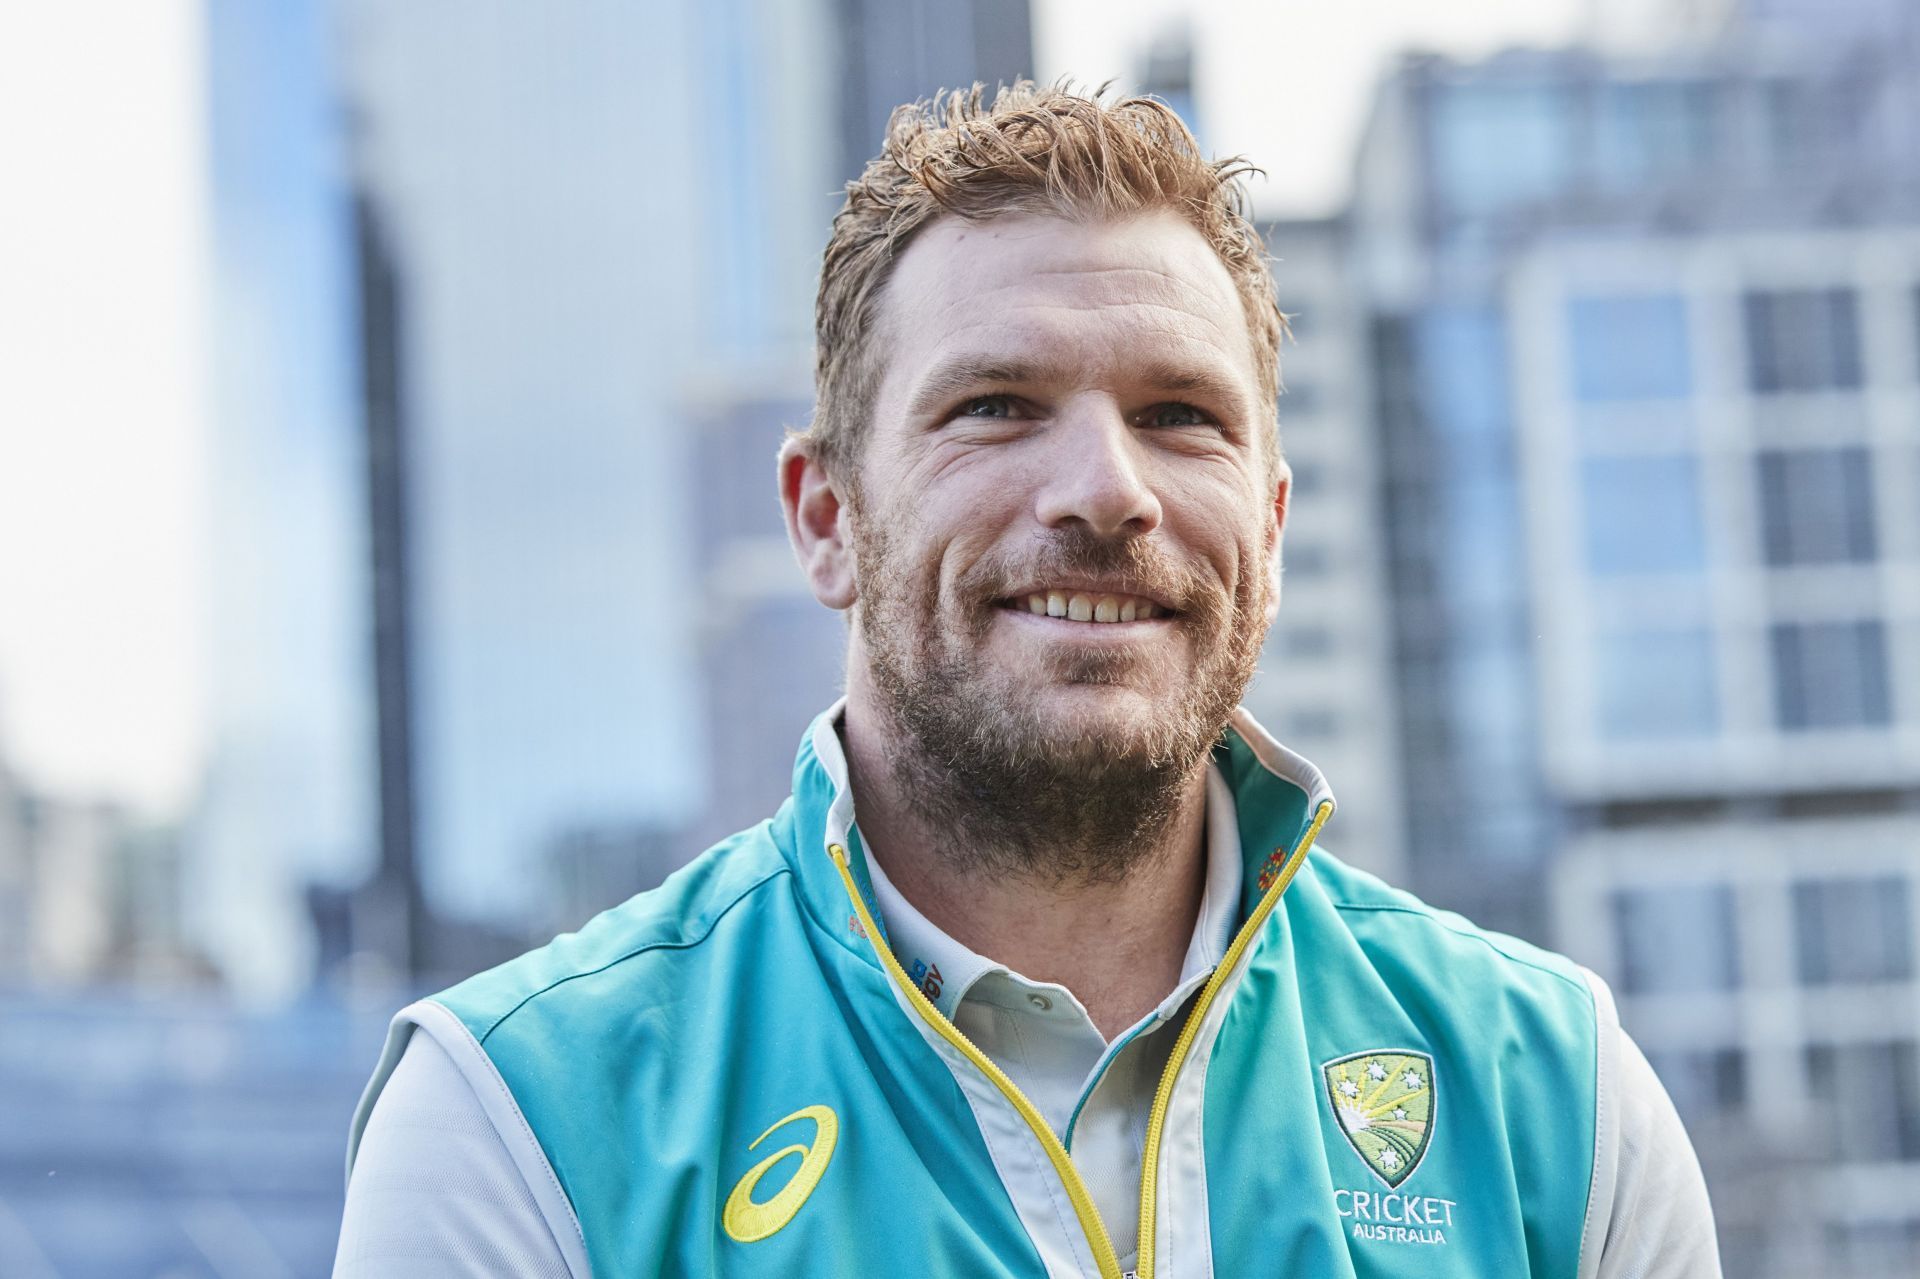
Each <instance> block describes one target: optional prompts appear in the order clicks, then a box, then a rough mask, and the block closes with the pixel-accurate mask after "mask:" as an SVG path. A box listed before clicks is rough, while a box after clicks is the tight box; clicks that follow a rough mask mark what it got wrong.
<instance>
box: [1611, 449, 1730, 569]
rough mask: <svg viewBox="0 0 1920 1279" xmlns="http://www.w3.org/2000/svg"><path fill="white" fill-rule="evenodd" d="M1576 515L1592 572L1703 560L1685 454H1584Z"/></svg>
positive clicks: (1694, 467)
mask: <svg viewBox="0 0 1920 1279" xmlns="http://www.w3.org/2000/svg"><path fill="white" fill-rule="evenodd" d="M1580 513H1581V522H1582V532H1583V541H1584V544H1585V547H1586V561H1587V569H1588V571H1590V572H1592V573H1594V574H1595V575H1597V576H1600V577H1616V576H1621V575H1624V574H1629V573H1691V572H1698V571H1699V570H1701V569H1702V568H1704V567H1705V566H1706V559H1707V549H1706V548H1707V541H1706V528H1705V525H1704V522H1703V521H1702V520H1701V518H1700V465H1699V462H1698V460H1697V459H1695V458H1694V457H1692V456H1691V455H1687V454H1673V455H1666V456H1660V455H1653V456H1625V457H1589V458H1586V459H1584V460H1583V461H1582V462H1581V463H1580Z"/></svg>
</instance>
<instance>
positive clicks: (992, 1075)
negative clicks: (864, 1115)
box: [827, 844, 1122, 1279]
mask: <svg viewBox="0 0 1920 1279" xmlns="http://www.w3.org/2000/svg"><path fill="white" fill-rule="evenodd" d="M827 851H828V852H829V853H831V854H832V855H833V864H834V865H835V866H836V867H838V868H839V870H840V879H841V881H842V882H843V883H845V884H846V887H847V896H848V897H850V898H851V899H852V900H853V909H854V911H855V913H856V914H858V915H859V917H860V927H862V928H864V929H865V930H866V933H867V941H868V943H869V944H870V945H871V946H872V947H873V952H874V954H876V955H878V956H879V957H880V963H881V965H882V966H883V967H885V968H886V970H887V972H888V973H890V974H891V975H892V977H893V980H894V981H895V982H896V983H898V984H899V986H900V989H902V990H904V991H906V992H907V1002H908V1003H910V1004H912V1005H913V1010H914V1011H915V1012H917V1013H919V1014H920V1017H921V1020H923V1021H925V1022H926V1023H927V1024H928V1025H929V1026H932V1027H933V1028H934V1029H935V1030H937V1031H939V1032H940V1037H941V1038H942V1039H945V1040H946V1041H947V1042H948V1043H950V1044H952V1045H953V1046H954V1047H955V1048H958V1049H959V1050H960V1051H961V1053H963V1054H964V1055H965V1056H966V1058H967V1060H968V1061H971V1062H972V1063H973V1064H974V1065H976V1066H978V1067H979V1068H980V1072H981V1073H982V1074H984V1075H985V1076H986V1077H987V1078H988V1079H991V1080H992V1081H993V1085H994V1087H996V1088H998V1089H999V1090H1000V1091H1001V1092H1002V1093H1004V1094H1005V1095H1006V1098H1007V1100H1008V1101H1010V1102H1012V1103H1013V1108H1014V1109H1015V1110H1017V1111H1019V1112H1020V1117H1021V1118H1022V1119H1024V1120H1026V1121H1027V1127H1029V1128H1031V1129H1033V1135H1034V1136H1035V1137H1037V1138H1039V1139H1040V1146H1041V1148H1042V1149H1044V1150H1045V1151H1046V1152H1047V1158H1048V1159H1050V1160H1051V1161H1052V1162H1053V1169H1054V1171H1055V1172H1057V1173H1059V1174H1060V1180H1061V1182H1062V1183H1063V1184H1064V1185H1065V1186H1066V1188H1067V1198H1068V1199H1070V1200H1072V1201H1073V1211H1074V1215H1076V1216H1077V1217H1079V1218H1080V1229H1081V1230H1082V1231H1084V1232H1085V1233H1086V1236H1087V1242H1088V1243H1090V1244H1092V1245H1093V1259H1094V1262H1095V1263H1096V1264H1097V1265H1098V1266H1099V1267H1100V1279H1122V1276H1121V1274H1120V1258H1119V1257H1118V1256H1116V1255H1115V1253H1114V1251H1113V1240H1112V1239H1111V1238H1109V1237H1108V1235H1107V1223H1106V1222H1104V1221H1102V1220H1100V1210H1099V1209H1098V1208H1096V1207H1094V1204H1093V1196H1092V1195H1090V1194H1088V1193H1087V1186H1086V1183H1085V1182H1083V1181H1081V1180H1080V1173H1079V1170H1078V1169H1076V1168H1075V1167H1074V1166H1073V1159H1072V1158H1071V1157H1070V1156H1069V1155H1068V1154H1067V1150H1066V1147H1065V1146H1062V1145H1061V1144H1060V1139H1059V1138H1058V1137H1056V1136H1054V1135H1053V1129H1052V1128H1050V1127H1049V1126H1048V1125H1047V1121H1046V1117H1045V1116H1043V1115H1042V1114H1041V1113H1040V1111H1039V1110H1038V1109H1037V1108H1036V1107H1035V1106H1034V1104H1033V1103H1032V1102H1031V1101H1028V1100H1027V1097H1026V1094H1025V1093H1023V1092H1021V1091H1020V1088H1019V1086H1018V1085H1016V1084H1015V1083H1014V1082H1013V1080H1011V1079H1009V1078H1007V1072H1006V1071H1004V1070H1002V1069H1000V1067H998V1066H996V1065H994V1064H993V1061H992V1059H991V1058H989V1057H988V1056H987V1055H986V1054H985V1053H983V1052H981V1051H980V1050H979V1049H978V1048H977V1047H975V1046H974V1043H973V1041H972V1040H971V1039H968V1038H967V1037H966V1035H965V1034H963V1033H962V1032H961V1030H960V1028H959V1027H958V1026H956V1025H954V1024H953V1022H952V1021H951V1020H949V1019H948V1018H947V1016H946V1014H944V1013H942V1012H941V1011H940V1010H939V1009H938V1008H935V1007H934V1006H933V1001H932V1000H930V999H928V998H927V997H926V995H925V994H923V993H921V990H920V988H919V987H918V986H916V985H914V984H913V982H912V981H911V980H910V979H909V978H908V977H907V973H906V970H905V969H903V968H901V967H900V961H899V960H898V959H897V958H895V957H894V954H893V948H892V947H890V946H887V945H885V944H884V943H882V941H881V940H880V937H881V933H880V928H879V926H878V925H877V924H875V923H874V922H873V916H872V915H871V914H870V913H869V912H868V911H867V903H866V899H865V898H864V897H862V896H861V895H860V889H859V887H858V885H856V884H855V883H854V882H853V870H852V868H851V867H849V866H848V865H847V850H846V849H845V848H843V847H841V846H840V845H839V844H828V845H827Z"/></svg>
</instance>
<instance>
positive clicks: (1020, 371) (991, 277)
mask: <svg viewBox="0 0 1920 1279" xmlns="http://www.w3.org/2000/svg"><path fill="white" fill-rule="evenodd" d="M879 321H880V322H879V325H878V329H877V332H876V334H875V343H876V349H877V350H878V351H879V353H880V359H881V361H882V365H883V373H882V377H881V380H880V384H879V387H878V391H877V394H876V396H875V403H874V416H873V423H872V427H871V430H870V432H869V434H868V437H867V442H866V445H865V447H864V449H863V452H862V456H861V461H860V477H859V479H860V482H859V484H858V489H857V493H856V494H855V495H853V500H852V506H853V511H852V515H851V532H852V545H853V551H854V569H853V576H854V589H855V593H856V605H855V607H856V609H857V616H858V632H857V634H858V649H857V651H856V654H855V660H856V661H860V660H861V659H862V657H864V659H865V662H866V666H867V669H868V670H869V671H870V672H871V674H872V677H873V681H874V684H875V686H876V687H877V688H878V690H879V691H880V692H881V694H882V695H883V697H884V698H885V699H886V701H887V702H888V703H889V704H890V706H891V708H892V710H893V712H894V713H895V715H896V717H898V718H899V719H900V720H901V721H902V722H903V723H904V724H905V725H906V726H907V727H908V728H909V729H911V730H912V731H913V732H914V734H915V736H916V737H918V738H919V739H920V744H921V746H922V747H923V749H929V750H931V751H933V752H936V753H940V754H946V755H949V756H952V755H956V754H958V755H979V754H981V753H985V754H986V755H988V756H991V757H992V758H993V760H994V761H995V762H997V763H998V764H999V765H1001V766H1003V767H1007V766H1020V767H1025V768H1029V769H1031V768H1033V767H1034V766H1038V770H1039V773H1040V774H1043V775H1046V776H1048V777H1050V778H1055V779H1058V778H1060V777H1062V776H1069V777H1070V776H1076V775H1077V776H1081V777H1084V778H1086V779H1088V780H1089V781H1090V782H1091V781H1094V780H1097V779H1099V778H1100V777H1102V776H1106V777H1111V778H1113V779H1114V780H1115V781H1120V780H1123V779H1124V777H1125V776H1126V775H1128V774H1130V773H1134V772H1136V771H1137V770H1138V769H1139V768H1141V767H1158V768H1164V767H1166V766H1168V765H1170V764H1171V765H1177V766H1185V765H1189V764H1191V763H1192V761H1193V760H1195V759H1197V758H1198V755H1199V754H1200V753H1201V752H1203V751H1204V750H1205V749H1206V747H1207V745H1208V744H1210V743H1211V741H1212V740H1213V737H1214V736H1215V734H1217V733H1218V731H1219V729H1220V727H1221V726H1222V724H1224V722H1225V720H1226V718H1227V716H1228V714H1229V713H1230V712H1231V711H1232V708H1233V706H1234V704H1235V703H1236V702H1237V701H1238V699H1239V697H1240V695H1241V693H1242V692H1243V691H1244V689H1245V687H1246V684H1247V681H1248V680H1249V679H1250V678H1251V676H1252V673H1253V669H1254V663H1255V660H1256V659H1257V657H1258V654H1259V649H1260V643H1261V640H1262V638H1263V637H1264V635H1265V632H1266V629H1267V626H1268V624H1269V623H1270V622H1271V620H1272V619H1271V614H1270V608H1269V604H1270V602H1271V600H1272V599H1273V598H1274V595H1273V591H1274V587H1273V585H1272V582H1273V574H1274V568H1275V564H1276V562H1277V561H1276V555H1277V546H1278V540H1279V535H1280V530H1281V525H1282V522H1283V520H1284V518H1285V499H1286V494H1287V484H1286V481H1285V479H1284V478H1280V479H1278V482H1277V484H1276V474H1275V471H1274V470H1273V469H1272V467H1271V464H1270V462H1269V460H1268V456H1267V454H1266V452H1265V450H1267V449H1269V448H1272V447H1274V443H1273V440H1272V438H1271V436H1272V430H1273V426H1272V423H1271V422H1270V421H1269V420H1268V417H1267V414H1266V411H1265V407H1264V405H1263V404H1262V398H1261V395H1260V390H1259V382H1258V379H1257V377H1256V374H1255V365H1254V358H1253V345H1252V338H1251V336H1250V333H1249V329H1248V325H1247V321H1246V316H1245V313H1244V311H1243V310H1242V307H1241V303H1240V300H1239V298H1238V296H1237V295H1236V293H1235V291H1234V286H1233V282H1232V279H1231V277H1229V275H1228V274H1227V271H1226V269H1225V267H1224V266H1223V265H1222V264H1221V263H1220V261H1219V259H1218V258H1217V257H1216V256H1215V255H1214V253H1213V251H1212V250H1211V249H1210V248H1209V246H1208V245H1207V243H1206V241H1205V240H1204V239H1203V238H1202V237H1201V236H1200V234H1199V233H1198V232H1196V231H1195V230H1194V229H1193V228H1191V227H1190V226H1188V225H1187V224H1186V223H1185V222H1184V221H1182V220H1181V219H1180V218H1179V217H1178V216H1177V215H1175V214H1173V213H1171V212H1164V213H1157V214H1153V215H1147V216H1142V217H1137V218H1134V219H1131V220H1128V221H1124V222H1117V223H1104V224H1092V225H1089V224H1083V223H1077V222H1070V221H1066V220H1063V219H1060V218H1055V217H1042V216H1023V217H1009V218H1003V219H997V220H994V221H991V222H986V223H967V222H963V221H960V220H958V219H953V218H948V219H943V220H941V221H940V222H937V223H935V224H934V225H933V226H931V227H929V228H928V229H927V230H926V231H925V232H923V233H922V234H921V235H920V236H919V237H918V238H917V239H916V240H915V241H914V242H913V243H912V245H911V246H910V247H909V248H908V250H907V251H906V253H904V254H903V255H902V257H901V260H900V262H899V264H898V266H897V268H896V270H895V273H894V275H893V277H892V279H891V281H890V282H889V284H888V286H887V289H886V294H885V300H884V302H883V303H882V306H881V313H880V316H879ZM1284 474H1285V472H1284V467H1282V468H1280V470H1279V475H1280V476H1284ZM858 650H864V652H861V651H858ZM929 739H931V740H929ZM954 762H956V763H960V762H963V761H960V760H955V761H954ZM1063 769H1064V770H1065V772H1064V774H1063V772H1062V770H1063ZM962 771H965V769H964V768H963V769H962ZM988 771H989V772H992V771H993V770H991V769H990V770H988Z"/></svg>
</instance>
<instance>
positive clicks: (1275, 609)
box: [1267, 461, 1293, 626]
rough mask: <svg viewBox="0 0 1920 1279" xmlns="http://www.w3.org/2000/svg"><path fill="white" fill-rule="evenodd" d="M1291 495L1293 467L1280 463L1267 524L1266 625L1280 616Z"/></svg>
mask: <svg viewBox="0 0 1920 1279" xmlns="http://www.w3.org/2000/svg"><path fill="white" fill-rule="evenodd" d="M1292 495H1293V469H1292V468H1291V467H1289V466H1288V465H1287V464H1286V462H1285V461H1282V462H1281V463H1280V483H1279V484H1278V486H1276V487H1275V489H1274V494H1273V522H1272V523H1271V524H1269V525H1268V526H1267V572H1268V574H1269V576H1268V580H1267V585H1268V587H1269V589H1268V591H1267V625H1268V626H1272V625H1273V622H1274V619H1275V618H1277V617H1279V616H1280V579H1281V575H1282V573H1281V563H1280V561H1281V555H1280V548H1281V546H1282V545H1283V535H1284V534H1285V533H1286V531H1287V499H1288V498H1289V497H1291V496H1292Z"/></svg>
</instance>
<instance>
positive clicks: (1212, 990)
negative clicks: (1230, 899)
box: [1134, 800, 1333, 1279]
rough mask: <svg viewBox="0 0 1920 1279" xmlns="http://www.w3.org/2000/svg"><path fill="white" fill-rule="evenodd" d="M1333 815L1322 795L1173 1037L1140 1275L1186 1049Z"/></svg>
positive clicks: (1145, 1180)
mask: <svg viewBox="0 0 1920 1279" xmlns="http://www.w3.org/2000/svg"><path fill="white" fill-rule="evenodd" d="M1332 815H1333V804H1332V802H1331V801H1328V800H1322V801H1321V802H1320V807H1319V808H1318V809H1317V810H1316V811H1315V812H1314V815H1313V824H1312V825H1311V826H1309V827H1307V833H1306V834H1305V835H1304V836H1302V837H1301V840H1300V843H1299V845H1298V846H1297V847H1296V848H1295V849H1294V850H1293V852H1292V854H1291V855H1289V856H1288V858H1287V862H1286V865H1284V866H1282V867H1281V868H1280V874H1279V875H1278V877H1276V878H1275V879H1274V881H1273V886H1272V887H1271V888H1269V889H1267V892H1266V896H1264V897H1262V898H1261V899H1260V904H1259V905H1258V906H1256V907H1254V910H1253V914H1252V915H1250V916H1248V917H1247V922H1246V923H1244V924H1242V925H1241V926H1240V931H1239V932H1238V933H1237V934H1235V936H1234V939H1233V944H1232V945H1231V946H1229V947H1227V955H1226V958H1225V959H1222V960H1221V961H1220V966H1219V967H1218V968H1216V969H1214V970H1213V976H1212V977H1209V978H1208V979H1207V984H1206V985H1205V986H1202V987H1201V988H1200V998H1199V1001H1198V1002H1197V1003H1195V1004H1194V1006H1193V1011H1192V1012H1191V1013H1189V1014H1188V1015H1187V1022H1186V1025H1184V1026H1182V1027H1181V1028H1180V1038H1178V1039H1176V1040H1174V1041H1173V1056H1171V1057H1169V1058H1168V1059H1167V1068H1166V1069H1165V1070H1164V1071H1162V1072H1161V1073H1160V1086H1159V1087H1158V1088H1157V1089H1155V1090H1154V1094H1153V1109H1152V1110H1150V1111H1149V1112H1147V1143H1146V1147H1145V1149H1144V1150H1143V1151H1142V1152H1141V1155H1140V1259H1139V1261H1138V1262H1136V1263H1135V1265H1134V1274H1135V1276H1136V1277H1137V1279H1153V1260H1154V1257H1153V1248H1154V1239H1153V1236H1154V1226H1155V1224H1156V1223H1155V1222H1154V1215H1153V1214H1154V1194H1155V1191H1156V1190H1157V1189H1158V1186H1157V1185H1156V1183H1157V1182H1158V1181H1159V1179H1160V1141H1161V1137H1162V1135H1163V1134H1164V1132H1165V1129H1166V1126H1167V1109H1168V1107H1169V1106H1170V1105H1172V1103H1173V1085H1174V1082H1175V1080H1176V1079H1178V1077H1179V1075H1180V1067H1181V1066H1182V1065H1183V1064H1185V1062H1186V1060H1187V1054H1188V1053H1189V1052H1191V1051H1193V1041H1194V1040H1195V1039H1197V1038H1198V1037H1199V1035H1200V1026H1201V1023H1202V1022H1204V1021H1205V1020H1206V1018H1207V1009H1208V1007H1209V1006H1210V1005H1211V1004H1212V1003H1213V999H1214V996H1215V995H1218V994H1219V993H1220V990H1221V988H1222V987H1223V986H1225V985H1226V984H1227V980H1228V978H1229V977H1231V976H1232V974H1233V970H1234V968H1235V967H1236V966H1237V965H1238V964H1239V963H1240V959H1241V956H1243V955H1245V954H1246V952H1247V948H1248V947H1249V946H1251V945H1252V944H1253V938H1254V935H1255V934H1256V933H1258V932H1259V931H1260V925H1262V924H1264V923H1266V922H1267V916H1269V915H1271V914H1272V913H1273V908H1274V907H1275V906H1276V905H1278V904H1279V902H1280V894H1282V893H1284V892H1286V891H1287V885H1288V884H1290V883H1292V882H1293V877H1294V876H1295V875H1296V874H1298V873H1299V871H1300V865H1301V863H1302V862H1304V861H1306V859H1307V852H1308V850H1309V849H1311V848H1312V847H1313V841H1314V839H1315V838H1316V837H1317V836H1318V835H1319V834H1320V828H1321V827H1322V826H1325V825H1326V824H1327V818H1329V817H1331V816H1332Z"/></svg>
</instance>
